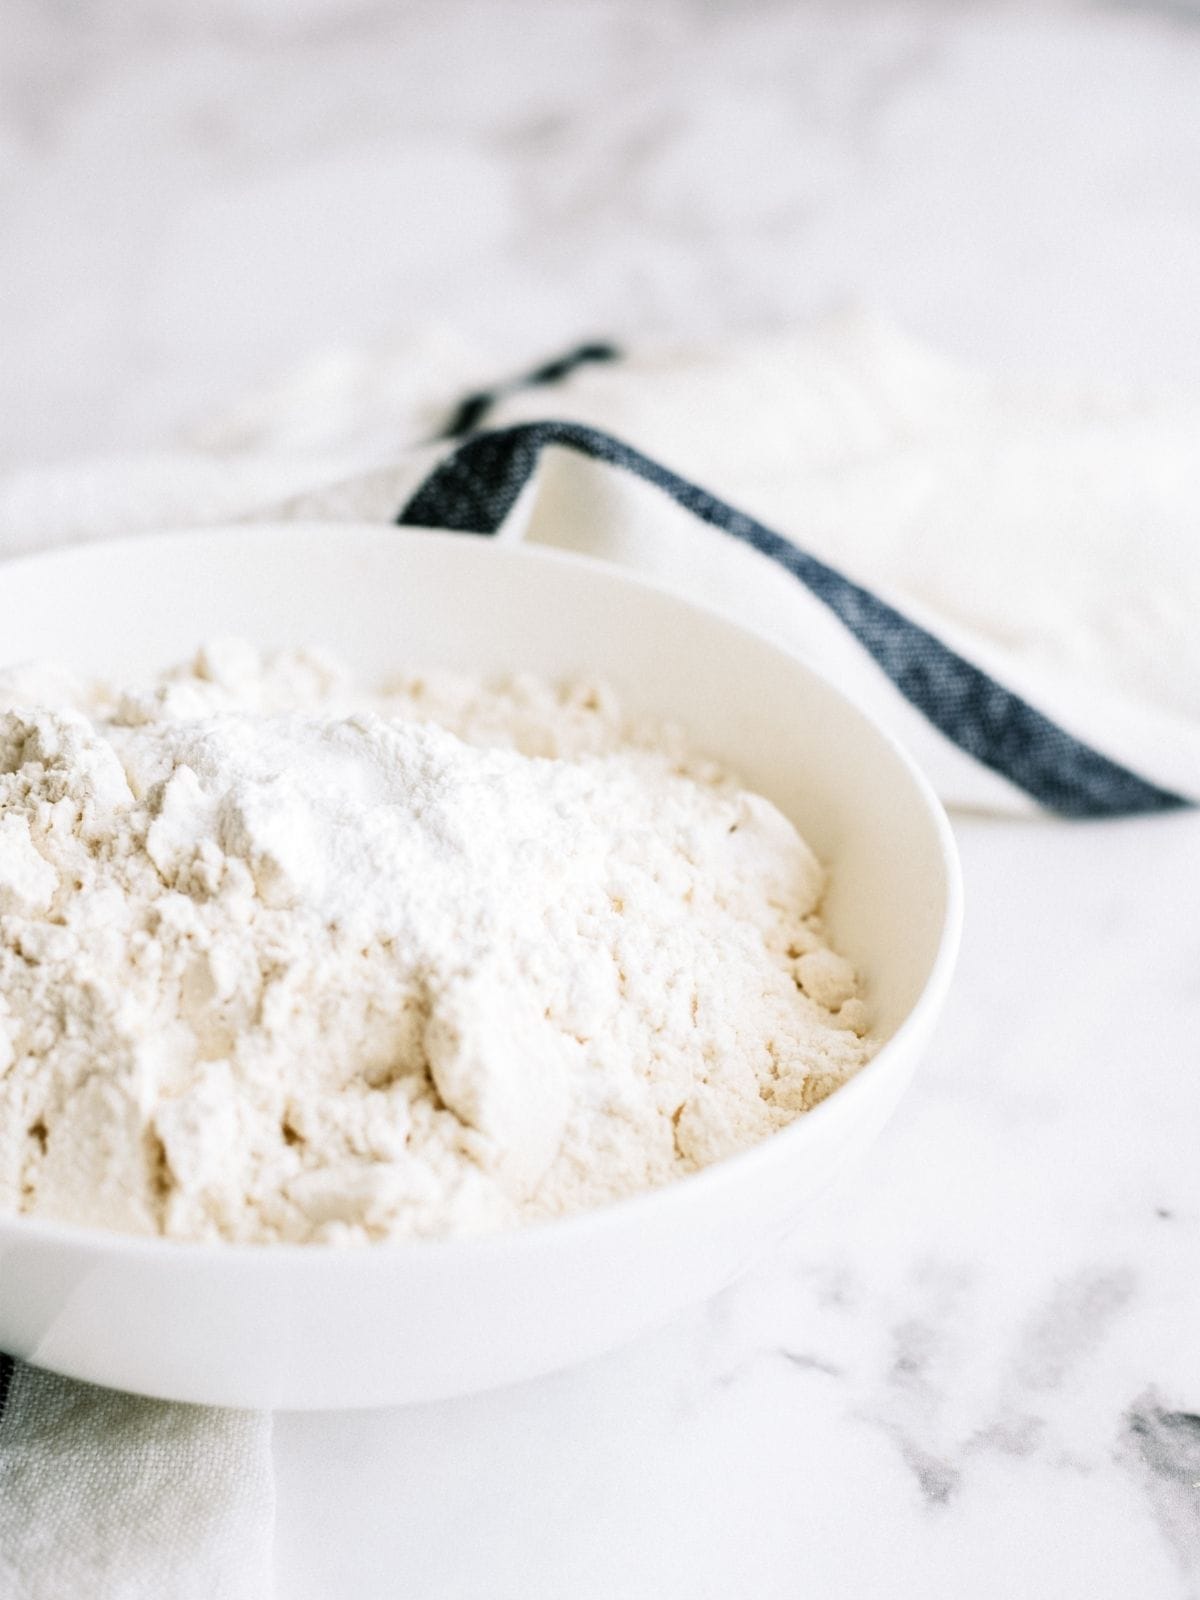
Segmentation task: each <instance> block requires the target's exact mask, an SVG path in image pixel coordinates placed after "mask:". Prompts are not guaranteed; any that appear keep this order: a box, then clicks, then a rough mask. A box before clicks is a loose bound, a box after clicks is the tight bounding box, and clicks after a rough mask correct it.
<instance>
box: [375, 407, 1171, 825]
mask: <svg viewBox="0 0 1200 1600" xmlns="http://www.w3.org/2000/svg"><path fill="white" fill-rule="evenodd" d="M548 445H558V446H561V447H563V448H565V449H568V450H576V451H578V452H579V453H580V454H581V455H585V456H589V457H590V458H591V459H592V460H594V461H604V462H608V463H609V464H610V465H612V466H614V467H620V468H622V469H623V470H624V471H626V472H632V473H634V474H635V475H636V476H637V477H640V478H644V479H645V480H646V482H648V483H652V484H655V485H656V486H657V487H658V488H660V489H662V490H663V491H664V492H665V493H667V494H669V495H670V496H671V498H672V499H673V500H675V501H676V502H677V503H678V504H679V505H681V506H683V507H684V508H685V509H686V510H688V511H691V512H692V513H693V515H695V516H697V517H699V518H700V520H701V521H702V522H707V523H709V524H711V526H713V527H715V528H720V529H721V530H722V531H723V532H724V533H727V534H730V535H731V536H732V537H733V538H735V539H740V540H742V542H743V543H745V544H748V545H752V546H753V548H754V549H755V550H758V551H761V552H762V554H763V555H766V556H769V557H770V558H771V559H772V560H773V561H776V562H778V563H779V565H780V566H781V567H784V568H785V569H786V570H787V571H788V572H790V573H791V574H792V576H793V577H794V578H796V579H797V580H798V581H799V582H800V583H802V584H804V585H805V587H806V588H808V589H809V590H810V591H811V592H812V593H813V594H814V595H816V597H817V598H818V599H819V600H821V601H823V602H824V604H825V605H827V606H828V607H829V609H830V610H831V611H832V612H833V613H834V615H835V616H836V617H838V618H839V620H840V621H841V622H842V623H843V624H844V625H845V626H846V628H847V629H849V631H850V632H851V633H852V634H853V635H854V637H855V638H856V639H857V640H858V642H859V643H860V644H861V645H862V646H863V648H864V649H865V650H866V651H867V652H868V653H869V654H870V655H871V656H872V657H873V659H874V660H875V661H876V662H877V664H878V665H879V666H880V667H881V668H882V669H883V671H884V672H885V673H886V674H887V676H888V677H889V678H890V679H891V680H892V682H893V683H894V684H895V685H896V687H897V688H898V689H899V690H900V692H901V694H903V695H904V696H905V698H906V699H907V700H909V701H910V702H911V703H912V704H913V705H914V706H915V707H916V708H917V709H918V710H919V711H920V712H922V713H923V714H924V716H926V717H927V718H928V719H929V721H930V722H931V723H933V725H934V726H935V727H936V728H938V729H940V731H941V732H942V733H944V734H945V735H946V737H947V738H948V739H951V740H953V742H954V743H955V744H956V745H958V746H959V748H960V749H961V750H964V751H966V753H967V754H968V755H970V756H973V757H974V758H975V760H977V761H980V762H982V763H983V764H984V765H985V766H987V767H990V768H991V769H992V770H993V771H994V772H998V773H1000V774H1001V775H1002V776H1003V777H1005V778H1008V779H1009V780H1010V781H1011V782H1013V783H1015V784H1016V785H1017V787H1018V788H1020V789H1023V790H1024V791H1025V792H1026V794H1028V795H1030V796H1031V797H1032V798H1033V799H1034V800H1036V801H1038V802H1039V803H1040V804H1041V805H1043V806H1045V807H1046V808H1047V809H1048V810H1050V811H1055V812H1058V813H1059V814H1060V815H1062V816H1067V817H1119V816H1133V815H1138V814H1142V813H1146V812H1155V811H1172V810H1176V809H1178V808H1179V807H1181V806H1185V805H1187V804H1188V802H1187V801H1186V800H1185V799H1183V797H1182V796H1180V795H1177V794H1172V793H1171V792H1170V791H1169V790H1166V789H1160V788H1159V787H1158V786H1157V785H1155V784H1153V783H1150V782H1148V781H1147V780H1146V779H1145V778H1141V777H1139V776H1138V775H1137V773H1135V772H1131V771H1129V770H1128V768H1126V767H1123V766H1121V765H1120V764H1119V763H1117V762H1115V761H1112V760H1110V759H1109V757H1107V756H1105V755H1102V754H1101V752H1100V751H1098V750H1094V749H1093V748H1092V747H1091V746H1090V745H1087V744H1084V743H1083V742H1082V741H1081V740H1079V739H1077V738H1075V736H1074V735H1073V734H1070V733H1068V732H1067V731H1066V729H1065V728H1061V727H1059V725H1058V724H1057V723H1055V722H1052V721H1051V720H1050V718H1049V717H1047V716H1044V715H1043V713H1042V712H1040V711H1038V710H1037V709H1036V707H1034V706H1031V705H1030V704H1029V703H1028V701H1026V700H1023V699H1022V698H1021V697H1020V696H1019V695H1017V694H1014V693H1013V692H1012V691H1011V690H1010V689H1006V688H1005V687H1004V685H1003V684H1000V683H997V682H996V680H995V679H993V678H990V677H988V675H987V673H985V672H983V671H981V670H980V669H979V668H978V667H977V666H974V665H973V664H972V663H971V662H970V661H967V660H965V659H964V658H963V657H962V656H960V655H958V654H957V653H956V652H955V651H953V650H951V649H950V648H949V647H948V646H947V645H945V644H943V643H942V641H941V640H940V639H938V638H936V637H935V635H933V634H931V633H929V632H928V630H927V629H925V628H922V627H920V626H919V625H918V624H917V623H915V622H912V621H911V620H910V619H909V618H908V617H905V616H903V615H902V614H901V613H900V612H899V611H897V610H896V609H895V607H893V606H890V605H887V604H886V603H885V602H884V601H882V600H880V599H879V598H878V597H877V596H876V595H873V594H872V593H871V592H870V591H869V590H867V589H864V588H863V587H862V586H861V585H860V584H857V583H853V582H852V581H851V580H850V579H849V578H847V577H844V576H843V575H842V574H841V573H840V572H838V571H836V569H835V568H833V567H830V566H826V564H825V563H824V562H823V561H818V560H817V559H816V557H815V556H811V555H808V554H807V553H806V552H805V551H803V550H800V549H798V548H797V547H796V546H795V545H794V544H792V543H791V541H790V540H788V539H784V538H783V537H782V536H781V535H780V534H777V533H773V532H772V531H771V529H770V528H766V527H764V526H763V525H762V523H760V522H756V521H755V520H754V519H753V518H752V517H748V516H746V515H745V514H744V513H743V512H741V511H735V510H734V508H733V507H732V506H729V505H726V503H725V502H724V501H723V500H718V499H717V497H716V496H715V495H712V494H709V493H708V492H707V490H705V489H701V488H699V487H698V485H696V484H694V483H689V482H688V480H687V479H686V478H681V477H679V476H678V475H677V474H676V473H674V472H671V471H669V470H668V469H667V468H666V467H662V466H660V465H659V464H658V463H657V462H656V461H651V460H650V459H649V457H648V456H644V455H642V454H641V452H640V451H638V450H634V449H633V448H632V447H631V446H630V445H627V444H622V443H621V441H620V440H619V439H614V438H613V437H612V436H611V435H610V434H607V433H602V432H600V430H599V429H597V428H589V427H585V426H583V425H582V424H581V423H577V422H551V421H547V422H530V423H521V424H519V425H517V426H515V427H510V428H498V429H495V430H493V431H490V432H485V433H477V434H474V435H473V436H472V437H470V438H468V439H467V440H466V441H465V442H464V443H462V444H460V445H458V446H457V447H456V448H455V449H454V450H453V451H452V452H451V454H450V455H448V456H447V457H446V459H445V460H444V461H442V462H441V463H439V465H438V466H437V467H435V468H434V470H433V471H432V472H431V473H430V474H429V476H428V478H426V480H425V482H424V483H423V484H422V485H421V487H420V488H419V489H418V490H417V492H416V493H415V494H414V495H413V496H412V498H411V499H410V500H409V501H408V503H407V505H406V506H405V507H404V509H403V510H402V511H401V512H400V514H399V516H398V517H397V518H396V521H397V522H398V523H399V524H401V525H408V526H410V527H424V528H453V529H456V530H458V531H459V532H462V533H479V534H493V533H495V532H497V530H498V529H499V528H500V526H501V525H502V523H503V522H504V519H505V517H507V515H508V513H509V512H510V511H511V510H512V507H513V505H514V503H515V502H516V499H517V496H518V495H519V494H520V492H521V490H522V489H523V488H524V486H525V484H526V483H527V482H528V481H529V479H530V477H531V475H532V474H533V472H534V470H535V468H536V467H537V464H538V459H539V457H540V456H541V453H542V451H543V450H544V449H545V448H546V447H547V446H548Z"/></svg>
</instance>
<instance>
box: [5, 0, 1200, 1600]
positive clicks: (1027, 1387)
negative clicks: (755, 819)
mask: <svg viewBox="0 0 1200 1600" xmlns="http://www.w3.org/2000/svg"><path fill="white" fill-rule="evenodd" d="M2 31H3V48H0V82H2V83H3V92H2V93H0V184H2V185H3V204H2V205H0V285H2V287H3V293H2V294H0V348H2V349H3V351H4V359H3V361H2V362H0V470H11V469H17V468H20V467H22V466H23V465H26V464H29V463H35V462H48V461H53V460H56V459H58V458H59V457H61V456H65V455H74V454H78V453H80V452H89V453H108V452H114V451H123V450H141V449H143V448H145V447H147V446H153V445H157V444H162V443H165V442H166V441H168V440H171V439H174V438H177V437H179V436H180V434H181V432H187V431H188V430H193V429H195V428H198V427H201V426H202V425H203V423H204V421H205V419H206V418H207V417H209V416H211V415H213V414H214V413H217V412H219V411H220V410H221V408H222V407H224V406H225V405H226V404H227V403H228V402H229V401H230V400H231V399H232V398H234V397H236V396H237V395H238V394H239V393H241V392H242V391H244V390H246V389H248V388H253V387H254V386H255V385H259V384H263V383H267V382H269V381H271V380H272V379H274V378H275V377H277V376H278V375H279V374H280V373H281V372H284V371H286V370H287V369H288V368H290V367H291V366H293V364H295V363H298V362H302V361H303V360H304V359H306V358H308V357H310V356H311V355H312V354H313V352H320V351H329V350H335V351H337V350H340V351H342V352H353V350H354V349H355V348H356V347H360V346H362V345H364V344H365V343H367V342H369V341H372V340H377V339H384V338H386V339H389V340H392V339H396V340H403V338H404V337H405V336H406V335H409V334H411V333H414V332H416V331H419V330H421V329H424V328H426V327H428V326H429V325H430V324H431V323H441V324H444V325H445V326H447V327H449V328H452V329H454V330H457V332H458V333H459V334H461V337H462V338H463V340H464V341H465V342H467V343H469V344H470V345H472V346H474V347H476V348H481V349H485V350H487V351H490V352H492V353H493V355H494V359H495V360H496V362H497V363H498V370H503V369H504V365H505V363H509V362H516V361H518V360H519V361H522V362H523V361H524V360H525V359H526V358H528V357H530V356H536V355H539V354H543V353H545V352H547V351H552V350H554V349H555V348H556V347H558V346H560V345H562V344H565V343H568V342H570V341H572V340H574V339H576V338H579V337H581V336H612V337H616V338H618V339H624V340H627V341H636V340H637V339H638V338H642V337H648V336H654V337H661V336H663V335H667V336H675V335H687V334H690V333H693V332H697V331H703V332H704V333H706V334H709V333H712V332H713V331H717V332H719V331H721V330H722V329H737V330H744V329H747V328H769V327H771V326H775V325H778V324H779V323H780V322H781V321H784V320H788V319H794V318H797V317H803V316H805V315H808V314H810V313H812V312H814V311H816V310H819V309H821V308H823V307H825V306H828V305H829V304H830V303H832V302H836V301H840V300H846V299H857V300H863V301H866V302H868V303H871V304H874V305H877V306H879V307H881V308H882V309H884V310H885V311H887V312H888V313H890V314H891V315H892V316H894V317H895V318H897V319H899V320H900V321H901V322H902V323H904V324H906V325H907V326H908V327H910V328H911V329H913V330H914V331H915V332H917V333H920V334H923V335H924V336H925V337H926V338H928V339H929V340H930V341H931V342H933V343H935V344H938V345H940V346H942V347H943V348H945V349H948V350H950V351H952V352H956V353H960V354H963V355H965V356H967V357H969V358H971V359H974V360H977V361H982V362H986V363H989V364H991V365H993V366H996V367H999V368H1003V369H1005V370H1010V371H1038V372H1046V371H1062V372H1069V373H1072V374H1076V375H1079V374H1082V375H1085V376H1093V377H1096V378H1100V379H1107V378H1118V379H1122V378H1132V379H1135V380H1155V381H1168V382H1181V383H1189V384H1191V385H1193V386H1195V385H1197V384H1198V383H1200V297H1197V295H1196V293H1195V285H1196V283H1197V282H1198V281H1200V118H1198V117H1197V115H1196V107H1197V105H1200V8H1196V7H1193V6H1191V5H1189V4H1185V3H1182V0H1180V3H1176V4H1174V5H1166V4H1164V5H1162V6H1160V7H1155V6H1149V5H1145V6H1141V7H1136V6H1131V5H1125V6H1111V5H1110V6H1106V7H1097V8H1084V7H1071V8H1066V7H1051V6H1046V7H1040V8H1036V9H1034V8H988V9H981V8H977V7H974V6H958V5H954V6H950V5H946V6H940V5H936V4H933V5H930V4H927V5H920V6H901V5H892V6H888V5H876V6H871V7H863V6H858V5H850V6H839V7H834V6H828V7H824V8H821V7H815V6H808V5H797V4H785V3H779V4H770V3H758V4H754V5H744V4H738V3H736V0H710V3H706V4H703V3H700V0H688V3H685V0H665V3H662V4H656V5H655V6H653V7H643V6H638V5H637V4H636V3H635V0H612V3H598V0H589V3H577V4H574V5H572V6H569V7H562V6H559V7H556V6H552V5H549V4H545V3H543V4H538V3H533V0H520V3H519V0H492V3H480V4H474V5H471V4H463V3H455V4H451V5H446V6H434V5H432V4H430V5H426V4H404V5H401V6H397V7H395V8H392V9H389V8H386V7H379V6H375V5H367V4H359V5H351V4H342V5H335V4H333V3H332V0H298V3H296V4H293V5H289V6H285V5H284V4H283V3H282V0H214V3H213V4H208V5H203V6H202V5H200V4H199V3H196V4H185V5H180V6H175V7H172V8H171V9H170V10H169V11H168V10H167V9H165V8H160V7H158V6H156V5H154V4H152V3H151V0H130V3H128V4H122V5H117V4H115V3H114V4H110V5H101V6H97V7H92V8H88V10H87V11H86V12H82V13H75V12H72V11H70V10H68V9H60V8H45V7H39V6H36V5H35V4H34V3H33V0H27V3H26V4H25V5H24V6H17V7H13V8H10V10H9V11H8V12H7V14H6V16H5V19H4V22H3V25H2ZM956 829H957V832H958V836H959V840H960V844H961V847H962V851H963V856H964V865H965V873H966V888H967V895H968V915H967V925H966V934H965V943H964V949H963V956H962V962H961V968H960V973H959V977H958V981H957V983H956V986H955V990H954V994H953V997H952V1000H951V1003H950V1006H949V1010H948V1013H947V1016H946V1019H945V1023H944V1025H943V1026H942V1028H941V1031H940V1033H939V1035H938V1038H937V1042H936V1044H935V1047H934V1048H933V1050H932V1052H931V1054H930V1056H929V1059H928V1061H927V1063H926V1065H925V1067H924V1070H923V1071H922V1073H921V1074H920V1075H919V1077H918V1081H917V1083H916V1086H915V1087H914V1089H913V1091H912V1093H911V1095H910V1096H909V1097H908V1099H907V1100H906V1102H905V1103H904V1105H903V1107H902V1109H901V1111H900V1112H899V1114H898V1116H897V1118H896V1119H895V1121H894V1122H893V1124H892V1125H891V1126H890V1128H889V1129H888V1130H887V1132H886V1134H885V1135H884V1137H883V1139H882V1140H881V1141H880V1143H879V1144H878V1146H877V1147H876V1148H875V1149H874V1150H873V1151H872V1153H871V1154H870V1156H869V1157H868V1158H867V1160H866V1162H865V1164H864V1165H863V1167H862V1168H861V1169H860V1170H859V1171H858V1172H857V1173H855V1174H853V1175H852V1176H850V1177H849V1178H847V1179H846V1180H845V1181H844V1182H843V1183H842V1184H841V1186H840V1187H839V1189H838V1190H837V1191H836V1192H833V1193H830V1194H829V1195H828V1196H826V1197H825V1198H824V1199H823V1200H822V1201H821V1202H820V1204H819V1205H815V1206H814V1207H813V1209H812V1212H811V1215H810V1217H809V1219H808V1221H807V1223H806V1226H805V1228H804V1230H803V1231H802V1233H800V1234H799V1235H798V1236H797V1237H795V1238H794V1239H793V1241H792V1242H791V1243H790V1244H789V1245H788V1246H786V1247H785V1248H783V1249H781V1250H780V1251H779V1252H778V1253H777V1254H776V1255H774V1256H773V1257H772V1258H771V1260H770V1261H769V1262H767V1263H766V1264H764V1265H763V1266H762V1267H761V1268H760V1269H759V1270H758V1271H757V1272H756V1273H755V1274H754V1275H753V1276H752V1277H751V1278H749V1279H747V1280H746V1281H744V1282H742V1283H741V1284H739V1285H737V1286H736V1287H734V1288H733V1289H731V1290H729V1291H728V1292H727V1293H726V1294H725V1295H723V1296H722V1297H721V1298H720V1299H719V1300H717V1301H716V1302H714V1303H713V1304H711V1305H709V1306H706V1307H702V1308H699V1309H697V1310H696V1311H694V1312H692V1313H690V1314H689V1315H688V1316H686V1317H684V1318H682V1319H681V1320H679V1321H678V1322H676V1323H675V1324H673V1325H672V1326H671V1327H669V1328H666V1329H663V1330H662V1331H660V1332H659V1333H657V1334H655V1335H654V1336H652V1337H650V1338H647V1339H645V1340H643V1341H642V1342H640V1343H639V1344H638V1345H637V1346H635V1347H633V1348H631V1349H628V1350H625V1351H622V1352H618V1353H616V1354H613V1355H611V1356H609V1357H606V1358H604V1359H603V1360H601V1361H598V1362H595V1363H593V1364H592V1365H590V1366H588V1367H586V1368H583V1369H580V1370H578V1371H575V1372H572V1373H567V1374H562V1375H560V1376H557V1377H554V1378H550V1379H547V1380H544V1381H541V1382H538V1383H534V1384H530V1385H526V1386H523V1387H521V1388H518V1389H513V1390H509V1391H505V1392H503V1393H498V1394H494V1395H490V1396H483V1397H478V1398H474V1399H467V1400H462V1401H458V1402H454V1403H452V1404H444V1405H439V1406H436V1407H423V1408H414V1409H410V1410H407V1411H403V1412H382V1413H367V1414H361V1415H345V1416H327V1417H320V1416H312V1417H301V1416H283V1417H280V1418H278V1419H277V1424H276V1433H275V1447H276V1459H277V1465H278V1473H279V1526H278V1562H279V1569H280V1582H279V1594H280V1597H281V1600H316V1597H318V1596H327V1595H330V1594H334V1593H337V1594H353V1595H354V1596H355V1597H356V1600H374V1597H384V1596H387V1597H392V1596H396V1595H400V1594H403V1595H404V1596H405V1597H406V1600H457V1597H463V1600H473V1597H476V1596H482V1595H487V1596H489V1600H506V1597H509V1596H511V1597H514V1600H515V1597H518V1596H519V1597H521V1600H558V1597H561V1596H565V1597H570V1600H592V1597H595V1600H642V1597H645V1600H691V1597H701V1596H714V1597H725V1596H733V1595H741V1594H748V1595H754V1596H755V1597H756V1600H797V1597H799V1596H814V1597H824V1596H831V1595H848V1596H855V1597H860V1596H861V1597H868V1596H876V1595H878V1596H913V1597H915V1596H921V1597H922V1600H927V1597H939V1600H940V1597H945V1600H950V1597H952V1596H953V1597H958V1596H961V1595H970V1596H973V1597H984V1600H988V1597H992V1596H994V1597H995V1600H1002V1597H1008V1596H1010V1595H1013V1594H1020V1595H1023V1596H1028V1597H1042V1596H1045V1597H1050V1596H1053V1597H1055V1600H1104V1597H1109V1596H1111V1597H1112V1600H1118V1597H1119V1600H1128V1597H1130V1596H1138V1597H1147V1600H1159V1597H1161V1600H1188V1597H1196V1596H1200V1337H1198V1335H1200V1163H1198V1162H1197V1160H1196V1155H1195V1139H1196V1132H1197V1128H1198V1127H1200V1072H1198V1070H1197V1067H1198V1065H1200V1063H1198V1060H1197V1056H1198V1051H1197V1041H1198V1040H1200V977H1198V975H1200V918H1198V917H1197V914H1196V906H1197V905H1198V904H1200V819H1197V818H1196V817H1193V816H1179V817H1174V818H1170V819H1165V820H1157V821H1153V822H1137V823H1128V824H1123V825H1102V826H1082V825H1080V826H1068V827H1064V826H1058V825H1051V824H1035V823H1028V824H1017V823H1013V822H999V821H987V820H982V819H977V818H961V819H959V820H958V821H957V822H956Z"/></svg>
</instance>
